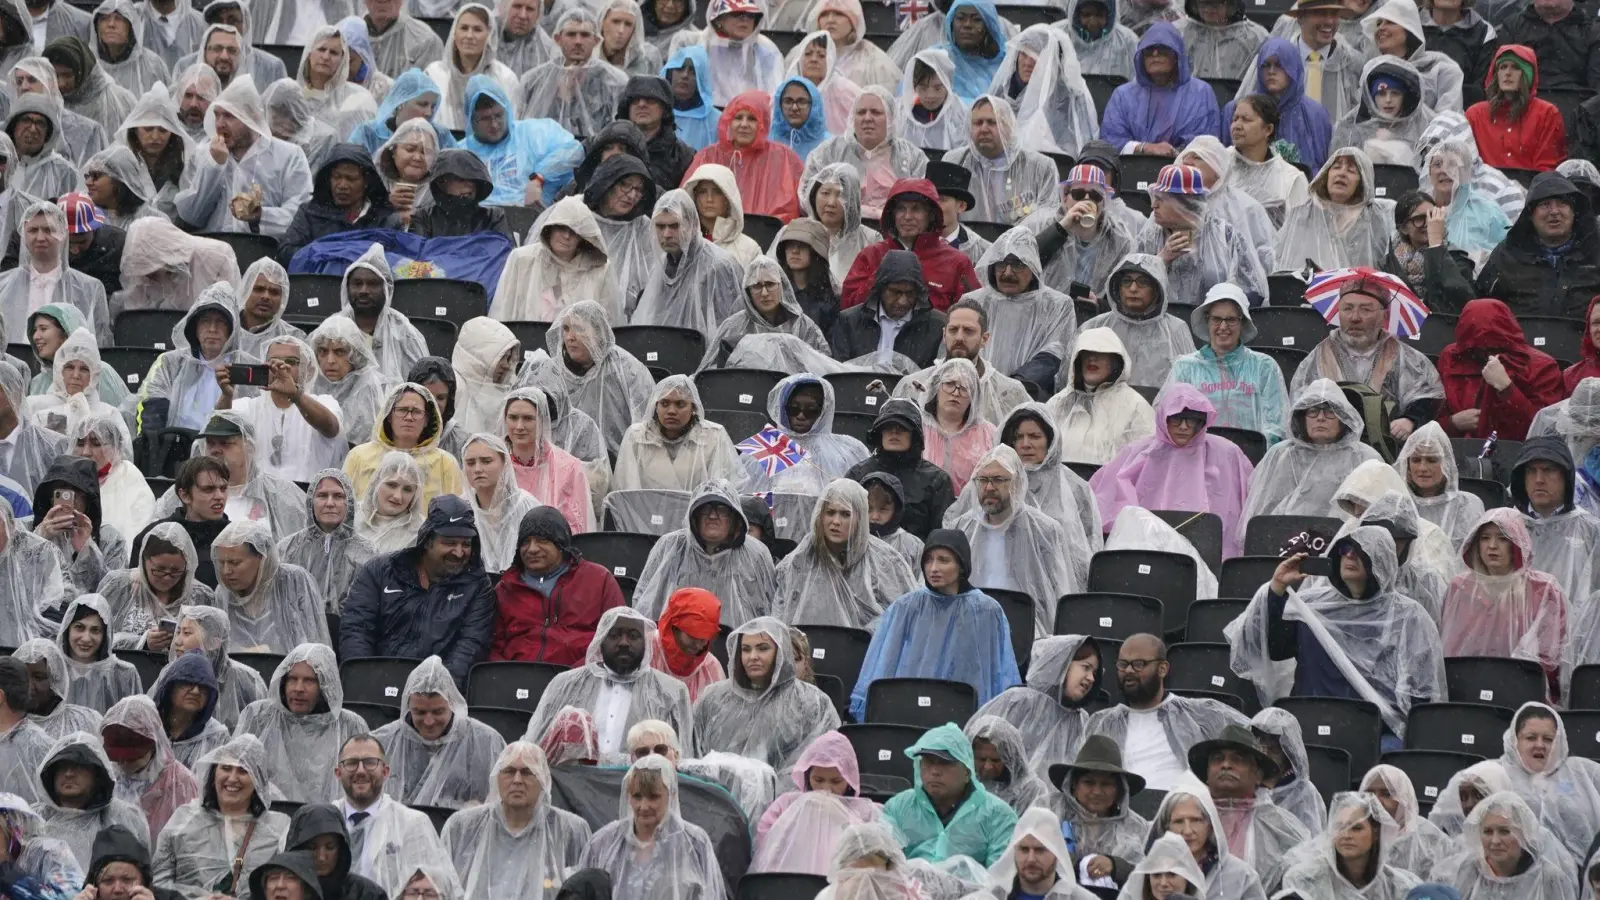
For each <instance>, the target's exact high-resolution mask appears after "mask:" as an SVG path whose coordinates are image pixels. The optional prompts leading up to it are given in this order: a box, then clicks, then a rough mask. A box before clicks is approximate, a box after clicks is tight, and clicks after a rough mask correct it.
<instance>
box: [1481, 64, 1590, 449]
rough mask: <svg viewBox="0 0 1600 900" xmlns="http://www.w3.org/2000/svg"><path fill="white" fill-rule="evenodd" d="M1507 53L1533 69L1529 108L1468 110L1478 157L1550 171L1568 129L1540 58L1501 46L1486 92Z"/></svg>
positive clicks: (1561, 157)
mask: <svg viewBox="0 0 1600 900" xmlns="http://www.w3.org/2000/svg"><path fill="white" fill-rule="evenodd" d="M1507 53H1509V54H1511V55H1513V56H1515V57H1517V58H1518V59H1520V60H1522V61H1523V62H1525V63H1527V64H1529V65H1531V66H1533V89H1532V91H1531V92H1530V95H1529V96H1530V99H1529V100H1528V108H1527V109H1526V110H1524V111H1523V113H1522V118H1520V119H1517V120H1515V121H1513V120H1512V119H1511V116H1510V113H1509V111H1508V110H1506V109H1505V108H1501V109H1499V110H1494V111H1491V110H1490V108H1489V101H1487V100H1483V101H1479V102H1478V103H1474V104H1472V106H1471V107H1470V108H1469V109H1468V110H1467V122H1469V123H1470V124H1471V125H1472V136H1473V137H1475V138H1477V140H1478V155H1479V156H1480V157H1482V158H1483V161H1484V162H1485V163H1488V164H1489V165H1491V166H1494V167H1495V168H1497V169H1532V170H1533V171H1535V172H1548V171H1550V170H1551V169H1554V168H1555V167H1556V166H1559V165H1561V164H1562V163H1563V162H1565V161H1566V159H1567V126H1566V123H1565V122H1563V121H1562V120H1561V110H1559V109H1557V108H1556V106H1555V104H1554V103H1550V102H1547V101H1545V100H1540V99H1539V58H1538V57H1537V56H1535V55H1534V53H1533V51H1532V50H1531V49H1529V48H1527V47H1524V46H1522V45H1521V44H1507V45H1506V46H1504V47H1501V48H1500V50H1499V51H1498V52H1496V53H1495V55H1494V62H1491V63H1490V64H1489V75H1488V77H1486V78H1485V79H1484V80H1483V86H1484V89H1485V90H1488V89H1489V88H1490V87H1491V86H1492V85H1493V84H1494V69H1495V65H1496V63H1498V62H1499V60H1500V57H1502V56H1504V55H1505V54H1507ZM1519 440H1520V439H1519Z"/></svg>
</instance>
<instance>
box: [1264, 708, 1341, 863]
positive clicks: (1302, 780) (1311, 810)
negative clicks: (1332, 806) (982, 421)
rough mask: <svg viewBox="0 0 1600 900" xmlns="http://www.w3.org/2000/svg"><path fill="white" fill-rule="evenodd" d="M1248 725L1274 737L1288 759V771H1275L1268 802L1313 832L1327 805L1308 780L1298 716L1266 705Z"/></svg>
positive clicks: (1324, 815) (1309, 778)
mask: <svg viewBox="0 0 1600 900" xmlns="http://www.w3.org/2000/svg"><path fill="white" fill-rule="evenodd" d="M1250 728H1251V730H1253V731H1255V732H1256V733H1257V734H1258V735H1259V734H1270V735H1272V736H1273V737H1276V738H1277V739H1278V745H1279V746H1280V747H1282V748H1283V755H1284V758H1285V759H1287V760H1288V761H1289V768H1290V770H1291V771H1290V772H1287V773H1279V777H1278V783H1277V784H1276V785H1274V786H1273V787H1272V788H1271V793H1272V802H1273V803H1274V804H1275V805H1277V806H1278V807H1280V808H1282V809H1284V810H1286V811H1288V813H1289V814H1290V815H1292V816H1294V817H1295V818H1296V819H1298V820H1299V821H1300V824H1302V825H1304V826H1305V827H1306V830H1307V831H1309V832H1310V833H1312V834H1316V833H1317V832H1318V831H1320V830H1321V829H1322V826H1323V824H1324V823H1325V822H1326V821H1327V815H1328V808H1327V805H1326V804H1325V803H1323V802H1322V794H1321V793H1319V792H1318V791H1317V786H1316V785H1314V784H1312V783H1311V764H1310V763H1309V762H1308V761H1307V759H1306V742H1305V737H1304V736H1303V735H1302V734H1301V731H1300V720H1299V719H1296V718H1295V717H1294V716H1293V715H1291V714H1289V713H1288V712H1287V711H1286V710H1282V709H1279V708H1277V707H1275V706H1269V707H1267V708H1266V709H1263V710H1262V711H1261V712H1258V713H1256V714H1255V717H1254V718H1252V719H1251V720H1250Z"/></svg>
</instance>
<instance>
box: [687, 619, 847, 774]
mask: <svg viewBox="0 0 1600 900" xmlns="http://www.w3.org/2000/svg"><path fill="white" fill-rule="evenodd" d="M761 636H765V637H766V638H767V639H768V642H769V643H771V644H772V646H773V648H774V650H775V656H774V659H773V666H772V669H771V670H770V671H769V672H768V673H767V684H766V686H765V687H756V686H755V685H754V684H753V683H752V682H751V680H750V678H749V676H748V675H746V673H745V667H744V663H743V653H742V652H741V650H740V647H741V642H742V640H743V639H744V638H746V637H749V638H752V639H756V638H759V637H761ZM727 642H728V677H727V678H726V679H724V680H723V681H719V682H717V683H715V684H712V685H708V686H706V687H705V688H703V689H702V690H701V692H700V696H699V698H698V699H697V700H696V701H695V705H694V728H695V733H694V746H695V749H696V751H697V752H698V753H700V754H701V755H705V754H708V753H711V752H714V751H716V752H723V753H736V754H738V755H740V756H746V757H750V758H752V759H757V760H760V761H762V762H764V763H766V764H767V765H769V766H771V767H772V768H773V770H774V771H777V772H784V771H787V770H788V769H789V768H790V767H791V766H794V765H795V763H796V762H797V760H798V757H800V755H801V752H802V751H803V750H805V749H808V748H809V745H810V744H811V743H812V742H813V741H814V740H816V739H817V738H818V737H820V736H822V735H823V734H824V733H826V732H830V731H833V730H834V729H836V728H838V727H839V714H838V713H837V712H835V711H834V708H833V702H832V701H831V700H829V699H828V695H827V694H825V693H823V691H822V689H821V688H818V687H817V686H816V685H814V684H810V683H808V682H805V681H801V680H799V679H797V678H796V677H795V671H794V659H793V657H792V656H791V655H790V653H789V627H788V626H787V625H784V624H783V623H782V622H779V621H778V620H777V619H774V618H772V617H770V616H764V617H761V618H757V619H751V620H750V621H747V622H745V623H744V624H743V625H740V626H739V627H737V628H735V629H734V630H733V631H732V632H731V633H730V634H729V635H728V638H727ZM796 771H799V770H798V769H796Z"/></svg>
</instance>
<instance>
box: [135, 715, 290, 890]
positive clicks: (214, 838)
mask: <svg viewBox="0 0 1600 900" xmlns="http://www.w3.org/2000/svg"><path fill="white" fill-rule="evenodd" d="M266 755H267V754H266V749H265V748H263V747H262V746H261V742H260V741H258V740H256V738H255V736H254V735H250V734H241V735H238V736H236V737H234V738H233V739H232V740H230V741H228V742H227V743H226V744H223V745H222V746H221V747H218V748H217V749H215V750H213V751H211V752H210V753H207V754H206V755H205V756H203V757H201V759H200V760H199V761H198V762H197V763H195V770H196V771H197V772H198V773H199V775H198V778H199V781H200V786H201V791H202V793H201V797H202V798H204V797H208V796H214V792H213V789H212V788H210V787H209V785H211V784H213V783H214V780H215V778H216V767H217V766H234V767H236V768H241V769H244V770H245V771H246V772H248V773H249V774H250V780H251V781H252V782H253V787H254V792H255V802H258V803H260V804H261V805H262V806H263V807H265V806H268V805H269V804H271V803H273V802H274V801H277V800H281V799H283V798H282V797H281V796H280V795H279V794H278V791H277V788H276V787H275V786H274V785H273V784H272V781H271V778H270V776H269V773H268V771H267V760H266ZM254 805H255V803H254V802H253V803H252V806H254ZM251 821H253V822H254V824H255V830H254V832H253V833H252V834H251V835H250V846H249V847H248V848H245V852H244V866H243V869H242V870H241V872H240V878H241V880H247V879H249V877H250V873H251V872H253V871H255V870H256V868H257V867H259V866H261V865H262V864H264V863H266V862H267V860H269V859H271V858H272V857H273V855H274V854H276V853H277V852H278V847H279V845H281V844H282V843H283V840H284V837H285V836H286V835H287V834H288V831H289V817H288V816H286V815H284V814H283V813H281V812H274V811H272V810H271V809H264V810H263V811H262V812H261V813H260V814H258V815H254V816H250V817H248V818H241V819H230V818H228V817H227V816H224V815H223V814H222V810H221V809H219V808H218V807H217V806H216V805H215V804H214V803H211V804H208V803H205V802H191V803H189V804H187V805H185V806H182V807H180V808H179V809H178V810H177V811H176V812H174V813H173V814H172V818H171V819H168V820H167V827H165V828H163V829H161V835H160V837H158V838H156V846H155V851H154V852H153V853H151V854H150V856H151V860H150V869H151V872H152V873H153V874H154V875H155V883H156V885H157V886H158V887H165V888H171V889H172V890H175V891H177V892H179V893H181V894H183V895H184V896H185V897H188V898H190V900H199V898H204V897H208V896H211V895H212V893H213V892H214V891H215V890H216V885H217V884H218V882H220V881H222V880H223V879H225V878H227V877H228V876H229V874H230V872H231V870H232V868H233V861H234V859H235V858H236V857H237V856H238V855H239V845H240V844H241V843H242V842H243V841H244V832H245V830H246V829H248V828H249V825H250V822H251Z"/></svg>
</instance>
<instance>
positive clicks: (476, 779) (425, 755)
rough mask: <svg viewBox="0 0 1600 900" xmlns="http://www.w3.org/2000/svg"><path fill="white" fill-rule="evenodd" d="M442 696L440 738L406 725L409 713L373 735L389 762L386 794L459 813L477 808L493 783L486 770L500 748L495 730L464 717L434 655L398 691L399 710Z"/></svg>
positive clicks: (452, 685) (450, 680)
mask: <svg viewBox="0 0 1600 900" xmlns="http://www.w3.org/2000/svg"><path fill="white" fill-rule="evenodd" d="M417 694H423V695H428V696H431V697H436V698H439V697H442V698H443V699H444V700H445V701H446V702H447V703H449V705H450V716H451V719H450V723H449V725H448V726H446V728H445V731H444V734H442V735H440V736H439V737H438V738H436V739H432V740H430V739H428V738H425V737H423V736H422V734H421V733H420V732H418V731H417V729H416V727H415V726H413V725H412V724H411V716H410V715H409V713H403V714H402V715H401V717H400V719H399V720H398V721H395V722H390V723H389V724H388V725H385V726H383V727H382V728H379V729H378V730H377V731H375V732H373V736H374V737H376V738H377V739H378V741H379V743H381V744H382V745H383V749H384V753H385V754H386V755H387V756H388V759H389V769H390V773H391V774H390V776H389V780H388V782H387V783H386V784H385V785H384V791H385V792H386V793H388V795H389V796H390V797H392V798H394V799H396V800H399V801H400V802H401V803H404V804H405V805H407V806H419V805H420V806H443V807H447V808H449V809H461V808H464V807H467V806H470V805H472V804H474V803H482V802H483V801H484V798H486V797H487V796H488V789H489V785H490V783H491V782H492V781H493V777H492V774H491V771H492V770H491V767H492V766H493V764H494V760H495V757H496V756H498V755H499V754H500V752H501V751H502V750H504V749H505V746H506V741H505V738H503V737H501V736H500V733H499V732H498V731H495V730H494V729H493V728H490V727H489V726H487V725H485V724H483V723H482V722H479V721H478V720H476V719H472V718H468V715H467V700H466V698H465V697H463V696H461V691H460V690H458V689H457V688H456V683H455V679H454V678H453V677H451V675H450V670H449V669H446V668H445V667H444V663H443V662H442V661H440V659H439V657H438V656H430V657H428V658H427V659H425V660H423V661H422V662H420V663H418V664H417V667H416V668H415V669H412V670H411V674H410V675H409V676H407V677H406V685H405V689H404V690H402V691H401V692H400V709H401V710H402V711H405V710H409V709H410V708H411V697H412V696H413V695H417Z"/></svg>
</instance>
